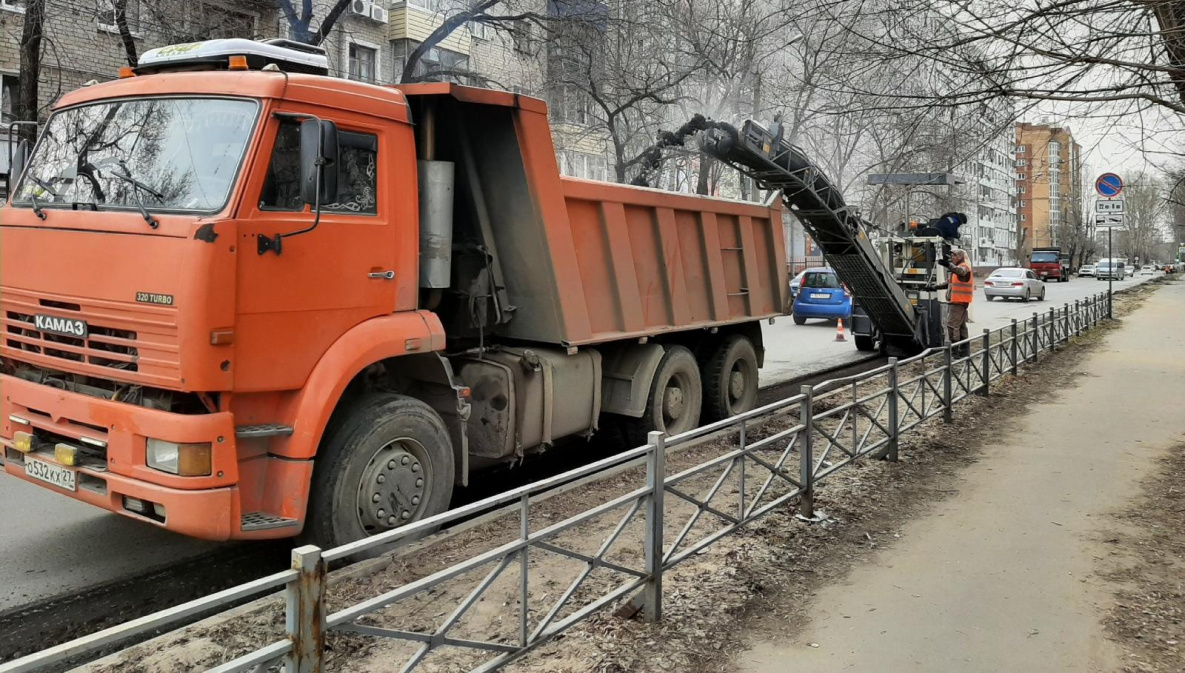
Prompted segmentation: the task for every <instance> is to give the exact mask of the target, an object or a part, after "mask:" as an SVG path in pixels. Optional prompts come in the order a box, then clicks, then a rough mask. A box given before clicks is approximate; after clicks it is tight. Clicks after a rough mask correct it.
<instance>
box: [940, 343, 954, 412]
mask: <svg viewBox="0 0 1185 673" xmlns="http://www.w3.org/2000/svg"><path fill="white" fill-rule="evenodd" d="M942 350H943V352H942V420H943V422H944V423H950V421H951V414H950V411H951V407H952V406H954V402H953V400H954V383H953V380H954V369H955V368H954V366H953V365H952V364H951V359H952V358H951V345H950V344H947V346H946V348H944V349H942Z"/></svg>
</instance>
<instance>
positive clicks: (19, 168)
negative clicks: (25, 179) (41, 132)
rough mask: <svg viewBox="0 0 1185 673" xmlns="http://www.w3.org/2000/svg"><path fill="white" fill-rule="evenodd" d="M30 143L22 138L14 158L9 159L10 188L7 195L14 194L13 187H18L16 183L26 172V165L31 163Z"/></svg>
mask: <svg viewBox="0 0 1185 673" xmlns="http://www.w3.org/2000/svg"><path fill="white" fill-rule="evenodd" d="M29 152H30V150H29V141H28V140H27V139H25V138H21V140H20V142H18V143H17V144H16V148H15V149H14V150H13V153H12V156H11V157H9V159H8V187H7V190H6V191H7V193H8V194H12V189H13V187H16V181H17V180H19V179H20V177H21V173H24V172H25V164H27V163H29Z"/></svg>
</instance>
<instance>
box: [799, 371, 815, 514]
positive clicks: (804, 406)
mask: <svg viewBox="0 0 1185 673" xmlns="http://www.w3.org/2000/svg"><path fill="white" fill-rule="evenodd" d="M801 391H802V402H801V403H800V404H799V407H798V408H799V411H798V420H799V421H800V422H801V423H802V477H801V484H802V495H800V496H799V497H798V515H799V516H801V517H805V518H807V519H813V518H815V456H814V450H813V449H814V446H813V445H814V438H813V437H812V436H811V435H813V434H814V430H815V419H814V388H812V387H811V386H803V387H802V388H801Z"/></svg>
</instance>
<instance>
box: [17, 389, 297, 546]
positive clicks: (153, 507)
mask: <svg viewBox="0 0 1185 673" xmlns="http://www.w3.org/2000/svg"><path fill="white" fill-rule="evenodd" d="M0 393H2V399H0V414H2V416H0V456H3V458H4V460H3V470H4V471H5V472H7V473H8V474H10V475H12V476H14V477H17V478H18V479H24V480H25V481H28V482H30V483H33V484H36V485H38V486H41V487H43V488H46V489H48V490H51V491H54V492H55V493H58V494H60V495H64V496H68V497H71V498H74V499H75V500H80V501H82V502H86V503H88V504H91V505H94V506H96V507H101V508H103V509H106V510H108V511H111V512H115V513H117V514H120V515H123V516H127V517H130V518H134V519H137V520H140V521H144V522H147V523H150V524H153V525H156V526H159V527H162V528H166V529H168V530H172V531H175V532H177V533H181V534H184V535H189V536H193V537H198V538H203V539H207V540H228V539H232V538H256V537H280V536H284V535H293V534H295V533H296V532H299V528H295V527H289V528H288V530H278V529H268V530H266V531H261V532H260V533H261V534H254V533H251V532H247V533H245V532H244V531H243V526H242V521H243V512H242V508H241V497H240V495H241V493H240V488H239V481H240V463H239V457H238V456H237V450H236V441H235V427H234V418H233V415H232V414H230V413H228V412H218V413H212V414H198V415H188V414H174V413H170V412H166V411H160V410H156V409H149V408H146V407H141V406H138V405H131V404H123V403H120V402H112V401H109V400H104V399H99V398H95V397H90V396H88V395H82V394H78V393H72V392H68V391H65V390H59V389H57V388H52V387H49V386H45V385H40V384H36V383H31V382H29V381H25V380H24V379H20V378H14V377H12V376H2V375H0ZM18 431H19V432H26V433H31V434H32V435H33V436H34V445H33V450H32V451H30V452H28V453H23V452H21V451H18V450H17V449H16V446H15V444H14V442H13V439H14V435H15V433H16V432H18ZM149 437H151V438H155V439H160V440H165V441H169V442H176V443H179V444H180V443H202V442H209V443H210V445H211V447H212V449H211V465H212V469H211V474H210V475H209V476H203V477H180V476H177V475H173V474H169V473H166V472H162V471H159V470H156V469H153V468H150V467H148V465H147V464H146V455H145V446H146V441H147V439H148V438H149ZM57 443H65V444H69V445H72V446H76V447H79V448H80V449H81V450H82V453H81V454H80V455H81V458H80V459H79V460H78V463H79V464H78V465H76V466H66V465H62V464H61V463H60V462H59V461H58V460H57V459H56V457H55V452H54V447H55V445H56V444H57ZM260 458H261V459H263V460H262V462H266V456H260ZM33 461H40V462H41V463H46V464H48V465H49V466H50V467H49V468H48V469H49V470H52V471H53V472H56V473H58V474H62V473H63V471H68V472H70V473H72V474H73V482H74V488H73V489H70V488H68V487H66V486H61V485H58V484H54V483H50V482H47V481H46V480H44V479H38V478H36V477H34V476H32V474H31V473H30V471H29V470H28V469H27V467H28V466H29V465H30V464H32V462H33ZM295 462H299V461H295ZM37 467H39V468H41V469H39V470H38V469H35V470H32V472H34V473H44V472H45V471H46V468H45V467H44V466H37ZM66 481H67V482H68V481H69V479H66Z"/></svg>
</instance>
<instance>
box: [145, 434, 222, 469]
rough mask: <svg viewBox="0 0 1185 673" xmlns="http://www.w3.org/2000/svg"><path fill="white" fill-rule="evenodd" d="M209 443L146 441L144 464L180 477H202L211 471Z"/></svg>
mask: <svg viewBox="0 0 1185 673" xmlns="http://www.w3.org/2000/svg"><path fill="white" fill-rule="evenodd" d="M211 453H212V449H211V445H210V442H203V443H201V444H177V443H175V442H166V441H164V440H163V439H152V438H151V437H150V438H149V439H148V450H147V455H146V456H145V459H146V460H145V462H147V463H148V467H151V468H152V469H154V470H160V471H161V472H168V473H169V474H176V475H179V476H182V477H204V476H208V475H209V474H210V471H211Z"/></svg>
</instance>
